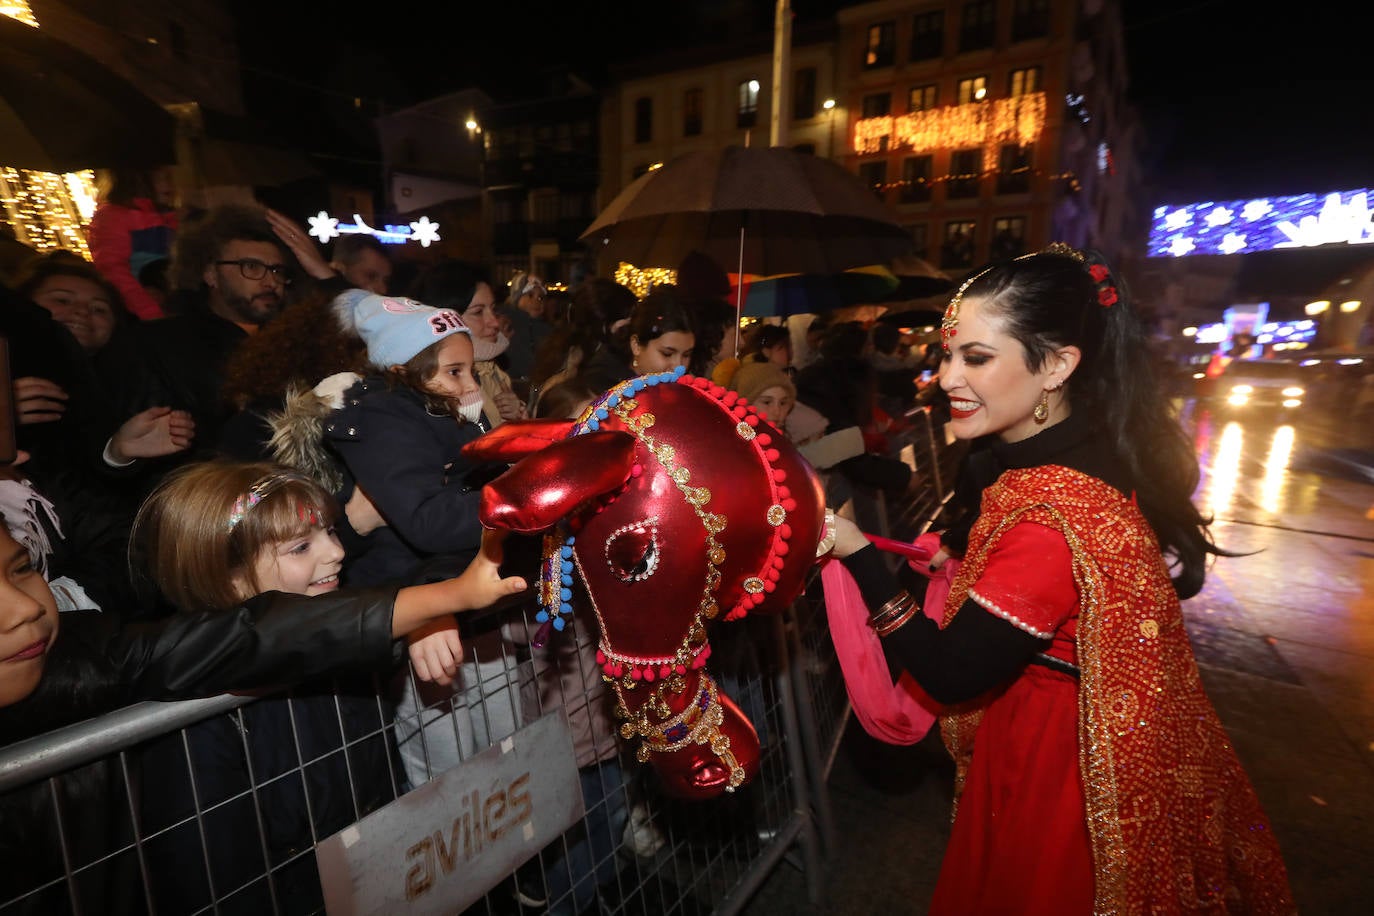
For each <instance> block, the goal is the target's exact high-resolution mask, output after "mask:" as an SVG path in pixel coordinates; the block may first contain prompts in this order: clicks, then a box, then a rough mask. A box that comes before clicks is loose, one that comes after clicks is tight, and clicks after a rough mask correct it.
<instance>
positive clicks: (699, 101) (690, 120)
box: [682, 89, 706, 137]
mask: <svg viewBox="0 0 1374 916" xmlns="http://www.w3.org/2000/svg"><path fill="white" fill-rule="evenodd" d="M705 98H706V94H705V93H704V92H703V91H702V90H700V89H688V90H687V91H686V92H684V93H683V94H682V135H683V136H684V137H696V136H700V135H701V124H702V112H703V109H704V107H705V101H704V100H705Z"/></svg>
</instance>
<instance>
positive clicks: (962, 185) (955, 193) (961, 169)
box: [945, 149, 983, 200]
mask: <svg viewBox="0 0 1374 916" xmlns="http://www.w3.org/2000/svg"><path fill="white" fill-rule="evenodd" d="M982 172H983V151H982V150H980V149H959V150H955V151H954V152H953V153H951V154H950V157H949V184H948V185H946V187H947V190H946V191H945V196H946V197H948V198H949V199H950V200H967V199H969V198H970V197H977V196H978V179H979V178H981V177H982Z"/></svg>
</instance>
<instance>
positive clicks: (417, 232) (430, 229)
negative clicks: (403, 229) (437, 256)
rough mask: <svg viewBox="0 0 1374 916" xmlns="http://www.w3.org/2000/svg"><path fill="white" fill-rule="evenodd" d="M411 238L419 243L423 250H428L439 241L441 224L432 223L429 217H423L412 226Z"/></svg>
mask: <svg viewBox="0 0 1374 916" xmlns="http://www.w3.org/2000/svg"><path fill="white" fill-rule="evenodd" d="M410 237H411V239H413V240H414V241H417V242H419V243H420V247H421V248H428V247H429V246H430V245H431V244H433V243H434V242H437V241H439V224H438V223H431V222H430V221H429V217H428V216H422V217H420V218H419V219H418V220H416V221H415V222H413V223H411V224H410Z"/></svg>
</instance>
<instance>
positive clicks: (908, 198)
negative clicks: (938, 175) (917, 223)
mask: <svg viewBox="0 0 1374 916" xmlns="http://www.w3.org/2000/svg"><path fill="white" fill-rule="evenodd" d="M932 164H933V163H932V157H930V156H908V157H906V158H905V159H903V160H902V190H901V193H900V194H899V195H898V197H899V199H900V200H901V202H902V203H904V204H923V203H927V202H929V201H930V173H931V170H932Z"/></svg>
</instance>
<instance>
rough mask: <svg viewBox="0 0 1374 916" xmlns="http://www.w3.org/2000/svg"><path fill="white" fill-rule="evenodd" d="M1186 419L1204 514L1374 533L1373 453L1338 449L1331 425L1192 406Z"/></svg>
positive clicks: (1366, 535) (1363, 535)
mask: <svg viewBox="0 0 1374 916" xmlns="http://www.w3.org/2000/svg"><path fill="white" fill-rule="evenodd" d="M1182 419H1183V422H1184V425H1185V427H1186V428H1188V429H1189V430H1190V432H1191V433H1192V436H1193V443H1194V447H1195V448H1196V450H1197V456H1198V463H1199V465H1200V467H1201V479H1200V482H1199V485H1198V489H1197V492H1196V494H1195V500H1196V502H1197V504H1198V506H1199V507H1200V508H1201V509H1202V510H1203V512H1204V514H1210V515H1212V516H1213V517H1214V518H1215V519H1216V520H1217V521H1219V522H1233V523H1239V524H1251V525H1264V526H1277V527H1284V528H1295V529H1299V530H1305V531H1312V532H1323V533H1329V534H1338V535H1342V536H1345V537H1357V538H1361V539H1366V538H1367V539H1374V523H1371V521H1370V519H1369V518H1366V512H1367V511H1368V510H1370V509H1371V506H1374V487H1371V486H1370V484H1371V483H1374V453H1370V452H1354V451H1353V450H1349V449H1339V448H1332V447H1331V446H1330V443H1331V442H1332V441H1333V439H1332V436H1331V433H1330V428H1329V427H1323V426H1322V425H1320V424H1316V423H1302V422H1299V423H1279V424H1275V423H1264V422H1253V421H1238V420H1234V419H1230V418H1221V417H1217V416H1214V415H1212V414H1211V413H1210V412H1209V411H1208V410H1207V409H1206V408H1205V407H1195V406H1194V405H1191V404H1190V405H1187V406H1185V409H1184V411H1183V413H1182ZM1352 455H1353V461H1352V457H1351V456H1352ZM1332 456H1339V457H1340V460H1339V461H1338V460H1335V459H1334V458H1333V457H1332Z"/></svg>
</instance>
